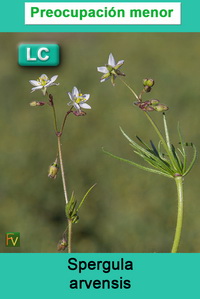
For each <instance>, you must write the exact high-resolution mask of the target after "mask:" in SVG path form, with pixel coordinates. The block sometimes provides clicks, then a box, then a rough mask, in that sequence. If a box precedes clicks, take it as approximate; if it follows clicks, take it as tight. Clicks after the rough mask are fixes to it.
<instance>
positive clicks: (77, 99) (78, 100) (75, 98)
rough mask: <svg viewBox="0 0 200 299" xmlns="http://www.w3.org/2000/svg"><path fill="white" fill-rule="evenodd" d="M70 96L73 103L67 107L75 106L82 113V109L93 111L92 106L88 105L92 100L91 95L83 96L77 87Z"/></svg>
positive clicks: (69, 93)
mask: <svg viewBox="0 0 200 299" xmlns="http://www.w3.org/2000/svg"><path fill="white" fill-rule="evenodd" d="M68 95H69V97H70V100H71V101H70V102H69V103H68V104H67V105H69V106H74V108H75V109H76V110H77V111H78V112H81V108H83V109H91V107H90V105H88V104H86V101H87V100H89V98H90V95H89V94H82V93H80V91H79V90H78V89H77V87H74V88H73V89H72V93H71V92H68Z"/></svg>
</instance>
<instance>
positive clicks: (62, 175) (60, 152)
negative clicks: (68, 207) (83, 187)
mask: <svg viewBox="0 0 200 299" xmlns="http://www.w3.org/2000/svg"><path fill="white" fill-rule="evenodd" d="M58 155H59V160H60V171H61V177H62V183H63V191H64V197H65V202H66V204H68V196H67V186H66V180H65V172H64V166H63V159H62V150H61V136H58ZM67 222H68V229H67V240H68V253H70V252H71V247H72V246H71V243H72V221H71V219H67Z"/></svg>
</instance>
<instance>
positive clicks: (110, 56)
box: [108, 53, 116, 67]
mask: <svg viewBox="0 0 200 299" xmlns="http://www.w3.org/2000/svg"><path fill="white" fill-rule="evenodd" d="M108 65H111V66H112V67H115V65H116V62H115V58H114V57H113V55H112V53H110V55H109V58H108Z"/></svg>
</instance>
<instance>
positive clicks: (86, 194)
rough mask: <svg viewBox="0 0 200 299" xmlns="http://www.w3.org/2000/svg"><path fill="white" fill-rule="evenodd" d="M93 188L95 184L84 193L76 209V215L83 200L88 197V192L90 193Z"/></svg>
mask: <svg viewBox="0 0 200 299" xmlns="http://www.w3.org/2000/svg"><path fill="white" fill-rule="evenodd" d="M95 186H96V184H94V185H92V187H90V188H89V189H88V191H87V192H86V193H85V195H84V196H83V199H82V200H81V202H80V204H79V206H78V208H77V209H76V213H77V212H78V210H79V209H80V207H81V206H82V204H83V202H84V200H85V199H86V197H87V196H88V194H89V193H90V191H91V190H92V189H93V188H94V187H95Z"/></svg>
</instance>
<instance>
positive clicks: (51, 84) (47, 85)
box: [45, 81, 60, 87]
mask: <svg viewBox="0 0 200 299" xmlns="http://www.w3.org/2000/svg"><path fill="white" fill-rule="evenodd" d="M59 84H60V83H53V82H51V81H49V82H48V83H47V84H45V87H49V86H53V85H59Z"/></svg>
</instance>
